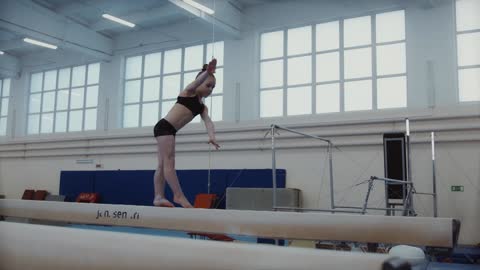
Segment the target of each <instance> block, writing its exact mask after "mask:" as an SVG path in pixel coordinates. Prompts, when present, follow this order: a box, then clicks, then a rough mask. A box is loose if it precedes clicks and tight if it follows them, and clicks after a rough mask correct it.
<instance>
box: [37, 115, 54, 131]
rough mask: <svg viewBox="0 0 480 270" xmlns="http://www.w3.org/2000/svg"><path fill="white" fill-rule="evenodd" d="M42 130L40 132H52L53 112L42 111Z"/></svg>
mask: <svg viewBox="0 0 480 270" xmlns="http://www.w3.org/2000/svg"><path fill="white" fill-rule="evenodd" d="M41 128H42V130H41V131H40V132H41V133H52V132H53V113H44V114H42V124H41Z"/></svg>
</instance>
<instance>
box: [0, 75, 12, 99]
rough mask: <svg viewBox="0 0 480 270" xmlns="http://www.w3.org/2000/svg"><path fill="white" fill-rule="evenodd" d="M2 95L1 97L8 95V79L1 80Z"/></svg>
mask: <svg viewBox="0 0 480 270" xmlns="http://www.w3.org/2000/svg"><path fill="white" fill-rule="evenodd" d="M2 96H3V97H8V96H10V79H4V80H3V87H2Z"/></svg>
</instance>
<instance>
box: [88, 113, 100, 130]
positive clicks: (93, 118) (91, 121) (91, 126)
mask: <svg viewBox="0 0 480 270" xmlns="http://www.w3.org/2000/svg"><path fill="white" fill-rule="evenodd" d="M96 129H97V109H88V110H85V130H96Z"/></svg>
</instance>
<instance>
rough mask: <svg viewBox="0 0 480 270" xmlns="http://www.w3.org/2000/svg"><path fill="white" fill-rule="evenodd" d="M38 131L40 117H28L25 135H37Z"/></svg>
mask: <svg viewBox="0 0 480 270" xmlns="http://www.w3.org/2000/svg"><path fill="white" fill-rule="evenodd" d="M39 129H40V115H39V114H33V115H29V116H28V127H27V133H28V134H38V132H39Z"/></svg>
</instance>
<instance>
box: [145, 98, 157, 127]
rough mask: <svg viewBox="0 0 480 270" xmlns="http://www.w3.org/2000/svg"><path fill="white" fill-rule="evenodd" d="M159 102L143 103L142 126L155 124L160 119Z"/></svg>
mask: <svg viewBox="0 0 480 270" xmlns="http://www.w3.org/2000/svg"><path fill="white" fill-rule="evenodd" d="M158 106H159V104H158V103H157V102H155V103H146V104H143V105H142V127H150V126H154V125H155V124H156V123H157V121H158V110H159V108H158Z"/></svg>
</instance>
